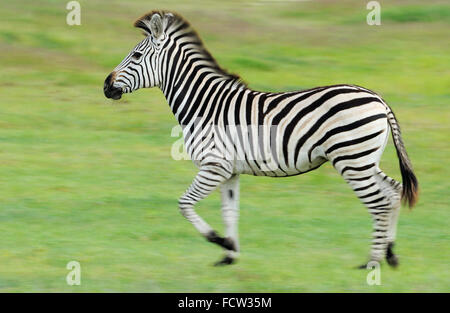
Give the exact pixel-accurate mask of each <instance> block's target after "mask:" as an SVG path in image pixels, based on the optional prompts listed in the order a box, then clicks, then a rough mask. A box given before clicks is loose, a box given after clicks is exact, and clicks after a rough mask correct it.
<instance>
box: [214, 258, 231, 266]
mask: <svg viewBox="0 0 450 313" xmlns="http://www.w3.org/2000/svg"><path fill="white" fill-rule="evenodd" d="M235 262H236V260H235V259H233V258H232V257H229V256H226V257H224V258H223V259H222V260H220V261H218V262H216V263H214V266H224V265H231V264H233V263H235Z"/></svg>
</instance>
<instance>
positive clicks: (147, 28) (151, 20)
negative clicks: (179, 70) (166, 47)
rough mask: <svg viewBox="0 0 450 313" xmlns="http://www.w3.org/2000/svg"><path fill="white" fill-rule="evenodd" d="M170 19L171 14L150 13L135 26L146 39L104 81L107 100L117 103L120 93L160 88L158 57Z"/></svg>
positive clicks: (165, 38) (171, 19) (165, 37)
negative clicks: (141, 31)
mask: <svg viewBox="0 0 450 313" xmlns="http://www.w3.org/2000/svg"><path fill="white" fill-rule="evenodd" d="M173 17H174V15H173V14H171V13H165V12H156V11H153V12H150V13H148V14H146V15H144V16H142V17H141V18H139V19H138V20H137V21H136V22H135V23H134V26H135V27H138V28H140V29H142V30H143V31H144V33H143V34H144V36H145V39H144V40H142V41H141V42H139V43H138V44H137V45H136V47H134V49H133V50H131V52H130V53H129V54H128V55H127V56H126V57H125V58H124V59H123V60H122V62H121V63H120V64H119V65H118V66H117V67H116V68H115V69H114V70H113V71H112V72H111V73H110V74H109V75H108V77H106V79H105V84H104V86H103V91H104V93H105V96H106V97H107V98H111V99H114V100H118V99H120V98H121V97H122V94H123V93H129V92H132V91H134V90H137V89H139V88H149V87H155V86H159V85H160V83H161V70H160V54H161V49H162V47H163V44H164V43H165V41H166V40H167V37H168V36H167V34H166V31H167V29H168V27H169V26H170V24H171V23H172V21H173Z"/></svg>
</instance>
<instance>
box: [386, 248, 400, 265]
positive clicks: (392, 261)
mask: <svg viewBox="0 0 450 313" xmlns="http://www.w3.org/2000/svg"><path fill="white" fill-rule="evenodd" d="M393 250H394V243H393V242H390V243H389V244H388V247H387V252H386V261H387V263H388V264H389V265H390V266H392V267H394V268H395V267H397V266H398V257H397V256H396V255H395V254H394V251H393Z"/></svg>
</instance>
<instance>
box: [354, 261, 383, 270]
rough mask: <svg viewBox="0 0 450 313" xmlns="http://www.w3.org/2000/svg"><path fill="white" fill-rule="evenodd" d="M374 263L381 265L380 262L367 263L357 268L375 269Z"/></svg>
mask: <svg viewBox="0 0 450 313" xmlns="http://www.w3.org/2000/svg"><path fill="white" fill-rule="evenodd" d="M374 262H376V263H378V264H380V263H379V262H378V261H369V262H367V263H364V264H361V265H359V266H357V267H356V268H357V269H360V270H366V269H373V267H374V264H373V263H374Z"/></svg>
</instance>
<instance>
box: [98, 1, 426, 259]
mask: <svg viewBox="0 0 450 313" xmlns="http://www.w3.org/2000/svg"><path fill="white" fill-rule="evenodd" d="M134 26H135V27H137V28H139V29H141V30H142V31H143V34H144V36H145V38H144V39H143V40H142V41H141V42H139V43H138V44H137V45H136V46H135V47H134V49H133V50H132V51H131V52H130V53H129V54H128V55H127V56H126V57H125V58H124V59H123V61H122V62H121V63H120V64H119V65H118V66H117V67H116V68H115V69H114V70H113V71H112V72H111V73H110V74H109V75H108V77H107V78H106V80H105V82H104V94H105V96H106V97H107V98H111V99H114V100H117V99H120V98H121V97H122V95H123V94H124V93H131V92H133V91H135V90H137V89H140V88H149V87H159V88H160V89H161V91H162V92H163V94H164V96H165V97H166V100H167V102H168V103H169V105H170V108H171V110H172V112H173V114H174V116H175V118H176V119H177V121H178V122H179V124H180V125H181V126H182V129H183V137H184V143H185V147H186V151H187V153H188V154H189V156H190V158H191V159H192V161H193V162H194V164H195V165H196V166H197V167H198V169H199V171H198V173H197V175H196V176H195V178H194V180H193V182H192V184H191V185H190V187H189V188H188V189H187V190H186V192H185V193H184V194H183V195H182V196H181V197H180V198H179V210H180V212H181V214H182V215H183V216H184V217H185V218H186V219H187V220H188V221H190V222H191V223H192V224H193V225H194V227H195V228H196V229H197V230H198V232H200V234H201V235H203V236H204V237H205V238H206V239H207V240H208V241H210V242H212V243H215V244H217V245H219V246H221V247H222V248H223V249H224V250H225V255H224V256H223V257H222V258H221V259H220V260H219V261H218V262H217V263H215V265H227V264H232V263H234V262H235V261H237V259H238V257H239V253H240V246H239V240H238V219H239V177H240V175H241V174H250V175H255V176H270V177H286V176H293V175H299V174H303V173H306V172H309V171H312V170H314V169H317V168H318V167H320V166H321V165H322V164H324V163H325V162H327V161H329V162H331V163H332V165H333V166H334V168H335V169H336V170H337V171H338V172H339V173H340V174H341V176H342V177H343V178H344V180H345V181H346V182H347V183H348V184H349V185H350V186H351V188H352V189H353V191H354V192H355V193H356V195H357V196H358V198H359V199H360V200H361V202H362V203H363V204H364V205H365V206H366V207H367V208H368V211H369V213H370V214H371V216H372V219H373V228H374V231H373V235H372V236H373V239H372V243H371V249H370V254H369V262H370V261H376V262H381V261H382V260H383V259H386V261H387V263H388V264H389V265H390V266H393V267H396V266H397V265H398V257H397V256H396V255H395V254H394V252H393V246H394V242H395V238H396V228H397V220H398V217H399V212H400V207H401V203H402V202H403V203H406V204H408V205H409V207H413V206H414V204H415V203H416V201H417V198H418V181H417V178H416V176H415V174H414V172H413V168H412V165H411V162H410V160H409V158H408V155H407V153H406V149H405V146H404V143H403V140H402V136H401V133H400V127H399V124H398V122H397V119H396V117H395V116H394V113H393V112H392V110H391V109H390V107H389V106H388V105H387V104H386V102H385V101H384V100H383V99H382V98H381V97H380V96H379V95H377V94H376V93H375V92H373V91H371V90H368V89H366V88H363V87H360V86H356V85H347V84H342V85H331V86H323V87H316V88H312V89H308V90H301V91H290V92H279V93H270V92H260V91H255V90H252V89H250V88H249V87H248V86H247V85H246V84H245V83H244V82H243V81H242V80H241V79H240V77H239V76H237V75H235V74H231V73H229V72H228V71H226V70H225V69H223V68H222V67H220V66H219V65H218V63H217V62H216V61H215V59H214V58H213V56H212V55H211V54H210V53H209V52H208V50H207V49H206V48H205V46H204V44H203V42H202V40H201V39H200V37H199V35H198V34H197V32H196V31H195V30H194V29H193V28H192V26H191V25H190V23H188V22H187V21H186V20H185V19H184V18H183V17H182V16H181V15H179V14H177V13H173V12H168V11H158V10H156V11H151V12H149V13H147V14H145V15H144V16H142V17H140V18H139V19H138V20H137V21H136V22H135V23H134ZM389 132H390V133H391V134H392V137H393V141H394V145H395V148H396V151H397V156H398V159H399V165H400V171H401V176H402V182H403V184H402V183H400V182H398V181H396V180H394V179H393V178H391V177H389V176H387V175H386V174H385V173H384V172H383V171H382V170H381V169H380V168H379V162H380V158H381V155H382V153H383V151H384V148H385V146H386V144H387V141H388V138H389ZM226 142H228V144H225V143H226ZM258 156H259V157H258ZM217 188H219V189H220V191H221V201H222V208H221V212H222V218H223V222H224V225H225V235H224V236H223V237H222V236H220V235H219V233H218V232H216V231H215V230H213V229H212V228H211V226H210V225H209V224H208V223H207V222H206V221H204V220H203V219H202V218H201V217H200V216H199V215H198V214H197V213H196V211H195V209H194V206H195V204H196V203H197V202H198V201H200V200H202V199H204V198H205V197H207V196H208V195H209V194H210V193H212V192H213V191H214V190H215V189H217ZM367 264H368V263H367V262H366V263H364V264H363V265H362V266H360V268H365V267H366V265H367Z"/></svg>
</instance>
